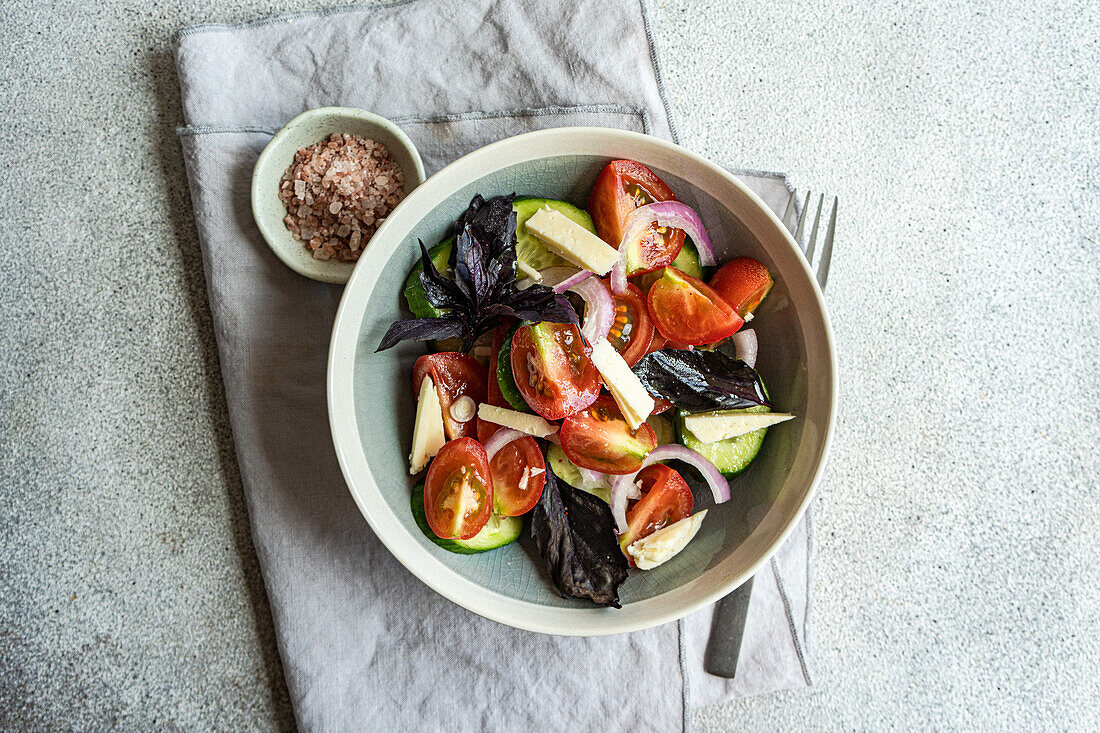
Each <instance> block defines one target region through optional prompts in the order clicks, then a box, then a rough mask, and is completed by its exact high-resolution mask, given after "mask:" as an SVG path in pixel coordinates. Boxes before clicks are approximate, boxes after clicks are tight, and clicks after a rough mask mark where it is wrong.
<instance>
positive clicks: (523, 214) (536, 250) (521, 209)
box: [512, 198, 596, 279]
mask: <svg viewBox="0 0 1100 733" xmlns="http://www.w3.org/2000/svg"><path fill="white" fill-rule="evenodd" d="M543 206H549V207H550V208H551V209H554V210H555V211H560V212H561V213H563V214H565V215H566V216H567V217H569V218H570V219H572V220H573V221H575V222H577V223H578V224H580V225H581V226H582V227H584V228H585V229H587V230H588V231H590V232H592V233H593V234H595V233H596V225H595V224H593V223H592V217H591V216H589V215H588V212H587V211H585V210H584V209H580V208H577V207H576V206H574V205H573V204H571V203H569V202H567V201H555V200H554V199H536V198H518V199H516V200H514V201H513V202H512V210H513V211H515V212H516V257H517V258H518V259H519V261H520V262H522V263H523V264H525V265H527V266H528V267H532V268H534V269H536V270H541V269H543V268H544V267H562V266H565V267H568V266H570V265H569V263H568V262H566V261H565V260H563V259H562V258H561V257H558V256H557V255H556V254H554V253H553V252H551V251H550V250H548V249H546V245H544V244H543V243H542V242H540V241H539V240H538V238H537V237H536V236H535V235H534V234H531V233H530V232H529V231H527V220H528V219H530V218H531V217H532V216H534V215H535V212H536V211H538V210H539V209H541V208H542V207H543ZM521 279H522V278H521Z"/></svg>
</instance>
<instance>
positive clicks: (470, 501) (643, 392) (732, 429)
mask: <svg viewBox="0 0 1100 733" xmlns="http://www.w3.org/2000/svg"><path fill="white" fill-rule="evenodd" d="M776 193H777V195H776V196H775V197H774V198H775V199H778V198H779V192H778V191H777V192H776ZM774 203H775V205H777V206H781V205H782V203H780V202H778V200H777V201H775V202H774ZM835 372H836V362H835V355H834V353H833V348H832V340H831V334H830V329H829V324H828V319H827V315H826V313H825V310H824V305H823V303H822V301H821V293H820V290H819V289H818V287H817V285H816V282H815V281H814V279H813V277H812V275H811V273H810V272H809V269H808V268H807V266H806V264H805V261H804V259H803V257H802V255H801V253H800V252H799V251H798V249H797V246H796V245H795V243H794V242H793V240H792V239H791V237H790V235H789V234H788V233H787V232H786V230H785V229H784V228H783V226H782V225H781V223H780V222H779V220H778V218H777V217H776V216H775V214H774V213H773V211H772V210H771V209H770V208H768V206H767V205H766V204H765V203H764V202H763V201H762V200H761V199H760V198H759V197H758V196H757V195H756V194H754V193H753V192H752V191H751V190H750V189H749V188H748V187H747V186H745V185H744V184H743V183H741V182H740V181H739V180H737V179H736V178H735V177H734V176H732V175H730V174H729V173H728V172H727V171H725V170H724V169H722V168H720V167H719V166H715V165H714V164H712V163H710V162H709V161H706V160H705V159H703V158H701V157H700V156H697V155H695V154H693V153H691V152H689V151H686V150H684V149H683V148H680V147H679V146H677V145H674V144H672V143H668V142H665V141H662V140H658V139H656V138H652V137H650V136H647V135H642V134H638V133H631V132H627V131H622V130H611V129H603V128H557V129H551V130H543V131H538V132H531V133H526V134H523V135H519V136H516V137H512V138H508V139H505V140H502V141H500V142H497V143H494V144H492V145H489V146H486V147H484V148H481V149H478V150H476V151H474V152H472V153H470V154H469V155H467V156H465V157H464V158H461V159H459V160H457V161H455V162H454V163H452V164H451V165H449V166H447V167H446V168H444V169H443V170H441V171H439V172H438V173H436V174H435V175H433V176H432V177H431V178H429V179H428V180H427V181H425V182H424V183H423V184H421V186H419V187H418V188H417V189H416V190H414V191H413V192H412V193H411V194H410V195H409V197H408V198H407V199H406V200H405V201H403V202H402V203H401V204H400V205H398V206H397V207H396V208H395V209H394V211H393V212H392V213H391V215H390V216H389V217H388V218H387V219H386V221H385V222H384V223H383V224H382V225H381V226H380V227H379V229H378V231H377V233H376V235H375V236H374V238H373V239H372V240H371V242H370V245H369V246H368V247H367V248H366V250H365V251H364V253H363V255H362V257H361V259H360V261H359V263H358V265H357V266H356V268H355V271H354V272H353V274H352V277H351V279H350V280H349V282H348V285H347V287H346V288H345V289H344V292H343V296H342V300H341V303H340V308H339V311H338V313H337V317H336V323H335V326H334V329H333V335H332V342H331V346H330V353H329V373H328V410H329V418H330V424H331V428H332V435H333V443H334V446H335V449H336V454H337V457H338V459H339V462H340V466H341V470H342V471H343V474H344V478H345V480H346V482H347V484H348V487H349V490H350V492H351V495H352V497H353V498H354V500H355V502H356V504H357V506H358V509H359V510H360V511H361V512H362V514H363V516H364V517H365V518H366V519H367V521H368V523H369V524H370V526H371V528H372V529H373V530H374V532H375V534H377V536H378V537H379V538H380V539H381V540H382V542H383V543H384V544H385V546H386V548H387V549H388V550H389V552H390V553H391V554H392V555H393V556H394V557H395V558H396V559H397V560H398V561H399V562H401V563H402V564H403V565H404V566H405V567H406V568H408V569H409V570H410V571H411V572H412V573H413V574H414V575H416V576H417V577H418V578H419V579H420V580H422V581H423V582H425V583H426V584H428V585H429V586H430V587H432V588H433V589H435V590H436V591H437V592H439V593H440V594H442V595H443V596H445V597H447V598H448V599H450V600H452V601H454V602H455V603H458V604H460V605H462V606H464V607H465V608H467V609H469V610H471V611H473V612H475V613H478V614H480V615H482V616H485V617H487V618H490V619H493V620H496V621H499V622H502V623H506V624H509V625H512V626H516V627H519V628H523V629H528V630H532V631H538V632H543V633H553V634H571V635H598V634H611V633H622V632H626V631H633V630H637V629H642V628H647V627H650V626H654V625H657V624H660V623H666V622H668V621H671V620H674V619H676V618H680V617H682V616H684V615H685V614H688V613H690V612H692V611H693V610H696V609H698V608H700V607H702V606H703V605H705V604H707V603H710V602H713V601H715V600H717V599H718V598H720V597H721V596H722V595H724V594H726V593H728V592H729V591H731V590H732V589H733V588H734V587H736V586H737V585H739V584H740V583H742V582H744V580H746V579H747V578H749V577H751V575H752V574H754V573H755V572H756V570H757V569H758V568H759V567H760V566H761V565H762V564H763V563H765V562H766V561H767V560H768V558H770V557H771V555H772V554H773V553H774V552H775V551H776V550H777V549H778V547H779V546H780V544H781V543H782V542H783V541H784V539H785V538H786V537H787V536H788V535H789V534H790V533H791V532H792V531H793V530H794V528H795V526H796V525H797V523H798V520H799V518H800V517H801V515H802V513H803V512H804V510H805V508H806V506H807V504H808V502H809V500H810V498H811V497H812V495H813V492H814V489H815V486H816V484H817V481H818V479H819V476H820V474H821V469H822V465H823V461H824V458H825V454H826V451H827V448H828V442H829V436H830V434H831V430H832V423H833V415H834V412H835V402H836V381H835Z"/></svg>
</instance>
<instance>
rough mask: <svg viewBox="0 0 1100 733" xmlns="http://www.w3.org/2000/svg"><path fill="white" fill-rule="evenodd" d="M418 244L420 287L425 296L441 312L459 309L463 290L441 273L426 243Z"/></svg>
mask: <svg viewBox="0 0 1100 733" xmlns="http://www.w3.org/2000/svg"><path fill="white" fill-rule="evenodd" d="M417 242H418V243H419V244H420V263H421V268H420V285H421V287H423V288H424V296H425V297H426V298H427V299H428V302H429V303H431V304H432V305H434V306H435V307H436V308H439V309H441V310H444V309H446V310H450V309H452V308H456V307H459V306H460V305H461V303H462V302H463V294H462V290H461V289H459V287H458V286H457V285H456V284H455V281H454V280H452V279H451V278H449V277H447V276H445V275H441V274H440V273H439V271H438V270H437V269H436V268H435V263H434V262H432V258H431V257H430V256H429V255H428V250H427V248H426V247H425V246H424V243H423V242H421V241H420V240H419V239H418V240H417Z"/></svg>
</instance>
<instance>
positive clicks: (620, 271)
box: [611, 253, 626, 295]
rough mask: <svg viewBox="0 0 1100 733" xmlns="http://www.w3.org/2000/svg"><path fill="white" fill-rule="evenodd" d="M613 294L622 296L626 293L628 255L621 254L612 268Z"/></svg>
mask: <svg viewBox="0 0 1100 733" xmlns="http://www.w3.org/2000/svg"><path fill="white" fill-rule="evenodd" d="M611 292H613V293H614V294H615V295H622V294H623V293H625V292H626V254H625V253H621V254H620V255H619V259H617V260H615V264H614V265H612V266H611Z"/></svg>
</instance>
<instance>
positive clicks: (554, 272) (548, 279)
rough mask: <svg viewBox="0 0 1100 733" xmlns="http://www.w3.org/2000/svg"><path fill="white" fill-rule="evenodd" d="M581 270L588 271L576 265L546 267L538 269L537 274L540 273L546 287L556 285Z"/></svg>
mask: <svg viewBox="0 0 1100 733" xmlns="http://www.w3.org/2000/svg"><path fill="white" fill-rule="evenodd" d="M582 272H588V271H587V270H581V269H579V268H576V267H547V268H544V269H542V270H539V274H541V275H542V284H543V285H545V286H546V287H548V288H554V287H557V286H558V285H559V284H560V283H563V282H565V281H566V280H568V279H569V278H571V277H573V276H574V275H577V274H580V273H582ZM557 292H559V293H560V292H564V291H561V290H559V291H557Z"/></svg>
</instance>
